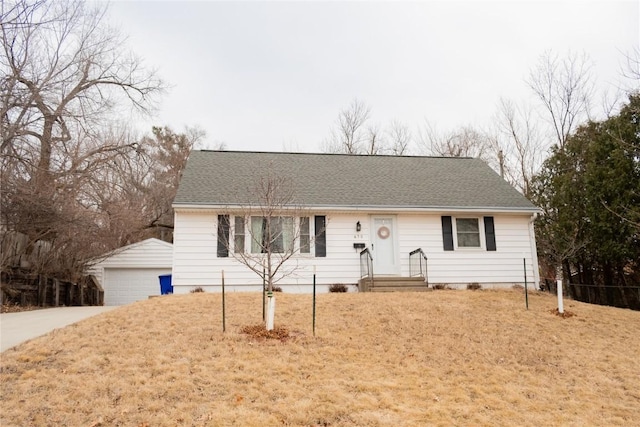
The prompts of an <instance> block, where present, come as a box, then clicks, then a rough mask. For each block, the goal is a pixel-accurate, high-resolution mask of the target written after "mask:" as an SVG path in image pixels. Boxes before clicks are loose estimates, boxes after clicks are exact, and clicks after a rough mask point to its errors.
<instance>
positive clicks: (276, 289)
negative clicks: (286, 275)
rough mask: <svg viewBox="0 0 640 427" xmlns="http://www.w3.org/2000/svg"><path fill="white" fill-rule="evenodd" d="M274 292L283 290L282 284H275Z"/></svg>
mask: <svg viewBox="0 0 640 427" xmlns="http://www.w3.org/2000/svg"><path fill="white" fill-rule="evenodd" d="M273 292H282V288H281V287H280V286H274V287H273Z"/></svg>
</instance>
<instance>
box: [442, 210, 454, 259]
mask: <svg viewBox="0 0 640 427" xmlns="http://www.w3.org/2000/svg"><path fill="white" fill-rule="evenodd" d="M442 244H443V247H444V250H445V251H452V250H453V226H452V224H451V217H450V216H443V217H442Z"/></svg>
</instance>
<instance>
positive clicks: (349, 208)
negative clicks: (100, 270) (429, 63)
mask: <svg viewBox="0 0 640 427" xmlns="http://www.w3.org/2000/svg"><path fill="white" fill-rule="evenodd" d="M250 207H251V206H246V205H221V204H213V203H211V204H203V203H174V204H173V209H175V210H221V209H224V210H228V211H238V210H243V209H248V208H250ZM254 207H255V208H257V206H254ZM288 209H291V210H300V209H304V210H312V211H333V212H363V211H366V212H469V213H483V212H498V213H511V214H539V213H542V211H541V210H540V209H539V208H536V207H530V208H528V207H499V206H380V205H342V206H338V205H303V206H291V207H289V208H288ZM285 210H287V208H285Z"/></svg>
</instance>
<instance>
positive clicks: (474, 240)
mask: <svg viewBox="0 0 640 427" xmlns="http://www.w3.org/2000/svg"><path fill="white" fill-rule="evenodd" d="M456 237H457V240H458V247H459V248H479V247H480V223H479V221H478V218H456Z"/></svg>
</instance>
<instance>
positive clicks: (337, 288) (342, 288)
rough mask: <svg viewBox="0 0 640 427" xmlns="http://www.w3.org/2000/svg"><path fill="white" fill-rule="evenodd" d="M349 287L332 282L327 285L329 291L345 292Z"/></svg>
mask: <svg viewBox="0 0 640 427" xmlns="http://www.w3.org/2000/svg"><path fill="white" fill-rule="evenodd" d="M348 290H349V288H348V287H347V285H345V284H344V283H334V284H333V285H331V286H329V292H347V291H348Z"/></svg>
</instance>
